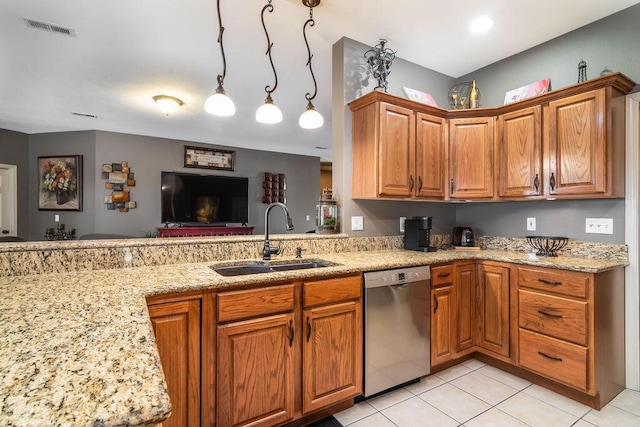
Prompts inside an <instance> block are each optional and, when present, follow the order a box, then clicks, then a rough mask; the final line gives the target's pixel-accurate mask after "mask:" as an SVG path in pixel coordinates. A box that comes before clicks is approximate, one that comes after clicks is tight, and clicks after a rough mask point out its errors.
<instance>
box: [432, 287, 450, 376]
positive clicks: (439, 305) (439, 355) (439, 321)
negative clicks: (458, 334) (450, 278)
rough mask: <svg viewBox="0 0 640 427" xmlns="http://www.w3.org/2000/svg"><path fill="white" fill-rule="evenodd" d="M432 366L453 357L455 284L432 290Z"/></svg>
mask: <svg viewBox="0 0 640 427" xmlns="http://www.w3.org/2000/svg"><path fill="white" fill-rule="evenodd" d="M431 304H432V309H431V366H435V365H438V364H440V363H442V362H446V361H448V360H451V359H452V358H453V336H454V333H453V329H454V320H453V307H454V302H453V286H442V287H439V288H434V289H432V290H431Z"/></svg>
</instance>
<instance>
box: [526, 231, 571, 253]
mask: <svg viewBox="0 0 640 427" xmlns="http://www.w3.org/2000/svg"><path fill="white" fill-rule="evenodd" d="M568 241H569V238H568V237H552V236H527V242H529V244H530V245H531V247H532V248H533V249H535V250H537V251H538V252H536V255H542V256H558V251H559V250H560V249H562V248H564V247H565V246H566V245H567V242H568Z"/></svg>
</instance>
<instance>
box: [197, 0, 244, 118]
mask: <svg viewBox="0 0 640 427" xmlns="http://www.w3.org/2000/svg"><path fill="white" fill-rule="evenodd" d="M217 6H218V26H219V28H220V32H219V34H218V44H219V45H220V53H221V54H222V75H220V74H218V78H217V80H218V88H217V89H216V93H214V94H213V95H211V96H210V97H209V98H208V99H207V101H206V102H205V104H204V109H205V111H206V112H207V113H210V114H215V115H216V116H233V115H234V114H235V113H236V106H235V105H234V104H233V101H232V100H231V98H229V97H228V96H227V95H226V93H225V91H224V88H223V87H222V86H223V84H224V78H225V77H226V75H227V58H226V57H225V55H224V44H223V43H222V35H223V33H224V27H223V26H222V15H221V14H220V0H217Z"/></svg>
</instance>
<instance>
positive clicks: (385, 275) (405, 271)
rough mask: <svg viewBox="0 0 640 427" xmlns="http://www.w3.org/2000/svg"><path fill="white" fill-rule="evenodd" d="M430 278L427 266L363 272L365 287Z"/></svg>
mask: <svg viewBox="0 0 640 427" xmlns="http://www.w3.org/2000/svg"><path fill="white" fill-rule="evenodd" d="M429 279H431V270H430V268H429V266H428V265H427V266H420V267H407V268H398V269H395V270H383V271H372V272H368V273H364V286H365V288H377V287H380V286H390V285H399V284H403V283H411V282H418V281H421V280H429Z"/></svg>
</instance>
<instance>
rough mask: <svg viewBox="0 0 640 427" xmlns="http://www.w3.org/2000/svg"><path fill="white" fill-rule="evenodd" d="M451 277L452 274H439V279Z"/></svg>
mask: <svg viewBox="0 0 640 427" xmlns="http://www.w3.org/2000/svg"><path fill="white" fill-rule="evenodd" d="M449 276H451V273H440V274H438V277H449Z"/></svg>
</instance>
